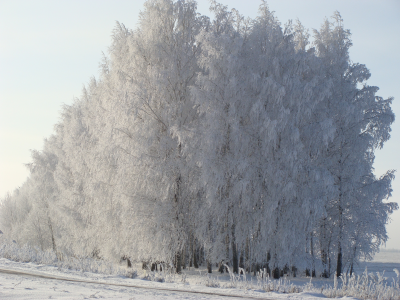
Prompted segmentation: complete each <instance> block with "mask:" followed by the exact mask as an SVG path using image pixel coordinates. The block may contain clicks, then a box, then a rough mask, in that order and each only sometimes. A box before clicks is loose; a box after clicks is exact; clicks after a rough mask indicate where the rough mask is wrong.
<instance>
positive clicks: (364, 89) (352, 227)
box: [315, 12, 395, 276]
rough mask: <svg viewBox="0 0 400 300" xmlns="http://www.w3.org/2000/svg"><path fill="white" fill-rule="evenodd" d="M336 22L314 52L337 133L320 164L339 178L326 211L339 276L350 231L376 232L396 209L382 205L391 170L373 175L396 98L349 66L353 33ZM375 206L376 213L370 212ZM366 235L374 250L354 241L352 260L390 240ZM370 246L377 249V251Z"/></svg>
mask: <svg viewBox="0 0 400 300" xmlns="http://www.w3.org/2000/svg"><path fill="white" fill-rule="evenodd" d="M333 20H334V23H330V22H329V21H328V20H326V21H325V23H324V24H323V26H322V27H321V29H320V31H315V47H316V50H317V56H318V57H319V58H320V59H321V62H322V65H323V66H324V68H325V70H324V71H323V72H324V74H325V76H326V78H327V79H328V80H331V82H332V89H331V91H332V93H331V96H330V97H329V99H328V100H327V101H324V102H323V103H322V104H321V105H322V107H323V110H325V111H326V112H327V113H328V114H329V115H330V118H331V119H332V121H333V126H334V128H335V133H334V137H333V139H332V141H330V142H329V144H328V147H327V148H326V151H325V155H324V157H323V158H322V161H320V164H321V165H324V166H325V167H326V168H327V170H329V172H330V173H331V174H332V176H333V178H334V182H333V186H334V193H333V194H331V195H330V200H329V201H328V203H327V212H328V218H329V225H328V226H329V231H330V233H331V235H332V236H331V239H332V240H331V242H332V247H335V248H336V249H330V251H332V252H333V253H335V254H336V273H337V276H340V274H341V273H342V272H343V258H344V257H346V256H347V254H350V253H351V251H350V250H349V249H346V250H344V249H345V248H346V247H349V243H351V238H350V232H353V233H354V231H357V226H362V225H361V224H364V226H365V222H371V223H372V224H374V225H373V226H375V227H376V228H382V226H383V227H384V224H386V223H387V220H388V219H387V218H388V215H389V214H390V213H391V212H392V211H393V208H395V206H394V204H393V203H388V204H385V203H382V200H384V199H387V198H388V197H389V196H390V192H391V190H390V181H391V179H390V178H393V176H392V174H393V173H392V172H391V171H390V172H388V173H387V174H386V175H384V176H383V177H382V178H381V179H379V180H378V179H375V177H374V175H373V172H372V171H373V161H374V154H373V152H374V150H375V149H376V148H378V147H379V148H380V147H382V146H383V143H384V142H385V141H386V140H388V139H389V138H390V134H389V133H390V125H391V123H392V122H393V121H394V114H393V112H392V111H391V108H390V103H391V101H392V99H387V100H383V99H382V98H380V97H376V96H375V93H376V92H377V90H378V88H377V87H372V86H368V85H367V84H366V80H367V79H368V78H369V77H370V73H369V71H368V69H367V68H366V67H365V66H364V65H362V64H358V63H351V62H350V59H349V48H350V47H351V45H352V43H351V40H350V31H349V30H345V29H344V27H343V20H342V19H341V16H340V14H339V13H338V12H336V13H335V14H334V16H333ZM378 195H379V196H378ZM375 201H378V203H380V205H377V203H374V202H375ZM372 207H374V210H375V211H374V212H371V211H369V210H370V209H371V208H372ZM378 207H379V208H378ZM367 211H369V213H366V212H367ZM360 214H365V215H364V216H363V217H362V218H361V219H363V220H364V221H357V220H358V216H359V215H360ZM366 214H369V215H370V216H373V217H372V220H368V218H366ZM363 222H364V223H363ZM323 226H324V227H325V226H326V224H323ZM324 230H325V229H324ZM367 232H368V233H367ZM367 232H365V235H366V236H367V237H364V238H366V240H369V244H370V247H366V248H365V246H366V245H364V247H360V246H356V244H357V242H355V241H359V239H360V238H359V237H355V236H354V237H353V240H355V241H354V242H353V246H351V248H352V249H354V252H353V254H351V255H352V258H351V259H350V260H351V261H353V259H354V255H356V253H357V251H360V253H364V255H367V256H368V255H370V254H371V253H374V252H375V251H376V250H377V245H379V244H380V243H381V242H382V241H385V240H386V238H387V237H386V233H385V232H384V231H380V230H377V231H375V230H372V231H367ZM372 232H374V233H372ZM371 243H376V245H375V246H373V247H372V246H371ZM357 248H358V249H359V250H357ZM361 248H363V250H361ZM366 249H368V250H367V251H366V252H363V251H365V250H366ZM324 251H327V250H326V249H324ZM344 253H346V255H344ZM348 259H349V258H348Z"/></svg>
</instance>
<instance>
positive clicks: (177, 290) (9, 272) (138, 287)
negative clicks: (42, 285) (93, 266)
mask: <svg viewBox="0 0 400 300" xmlns="http://www.w3.org/2000/svg"><path fill="white" fill-rule="evenodd" d="M0 273H4V274H11V275H24V276H31V277H37V278H43V279H54V280H61V281H69V282H80V283H91V284H101V285H111V286H119V287H128V288H137V289H144V290H157V291H164V292H180V293H190V294H203V295H210V296H220V297H232V298H241V299H257V300H265V299H267V300H274V299H275V298H271V297H256V296H250V295H246V296H244V295H230V294H224V293H218V292H217V293H212V292H206V291H194V290H183V289H182V290H180V289H173V288H160V287H145V286H140V285H134V284H122V283H109V282H105V281H94V280H81V279H76V278H67V277H61V276H56V275H46V274H37V273H30V272H24V271H15V270H10V269H2V268H0ZM280 299H282V298H280Z"/></svg>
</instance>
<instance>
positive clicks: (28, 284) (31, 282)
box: [0, 269, 274, 299]
mask: <svg viewBox="0 0 400 300" xmlns="http://www.w3.org/2000/svg"><path fill="white" fill-rule="evenodd" d="M0 273H1V274H0V278H1V283H0V298H1V299H17V298H18V299H44V298H47V299H60V298H62V299H89V298H107V299H111V298H112V299H155V298H157V299H238V298H240V299H274V298H271V297H262V298H261V297H254V296H247V297H243V296H239V295H226V294H221V293H210V292H206V291H185V290H178V289H171V288H159V287H143V286H137V285H131V284H129V285H128V284H120V283H110V282H102V281H98V282H96V281H93V280H82V279H78V278H74V279H73V278H66V277H60V276H55V275H45V274H34V273H29V272H21V271H15V270H9V269H0Z"/></svg>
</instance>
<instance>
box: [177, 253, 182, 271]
mask: <svg viewBox="0 0 400 300" xmlns="http://www.w3.org/2000/svg"><path fill="white" fill-rule="evenodd" d="M175 269H176V273H178V274H181V273H182V257H181V253H180V251H178V252H177V253H176V255H175Z"/></svg>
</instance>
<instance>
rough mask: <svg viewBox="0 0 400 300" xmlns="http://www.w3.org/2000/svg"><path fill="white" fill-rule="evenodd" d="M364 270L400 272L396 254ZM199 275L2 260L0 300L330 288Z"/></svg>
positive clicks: (226, 295)
mask: <svg viewBox="0 0 400 300" xmlns="http://www.w3.org/2000/svg"><path fill="white" fill-rule="evenodd" d="M365 267H367V268H368V272H374V273H375V272H383V271H384V270H385V275H384V276H385V277H387V281H388V282H391V281H392V278H397V277H396V274H395V272H394V271H393V269H394V268H397V269H399V270H400V251H382V252H381V253H378V254H377V255H376V257H375V259H374V261H372V262H363V263H360V264H359V266H357V268H356V270H355V271H356V273H357V274H362V273H363V272H364V270H365ZM200 271H202V272H199V271H197V270H196V271H194V270H193V269H191V270H190V271H189V270H186V271H185V272H184V275H183V276H180V275H172V276H170V277H168V278H167V280H166V282H162V283H160V282H157V281H151V280H143V277H144V275H145V274H139V276H138V277H137V278H135V279H131V278H126V277H124V276H116V275H103V274H98V273H90V272H80V271H72V270H67V269H59V268H57V267H55V266H46V265H38V264H33V263H21V262H13V261H10V260H7V259H5V258H0V299H99V298H103V299H238V298H241V299H320V298H325V296H324V295H323V294H322V293H321V292H320V289H321V288H322V287H327V286H329V285H330V286H332V285H333V280H323V279H313V280H312V284H313V287H314V288H313V290H309V291H308V292H302V293H277V292H265V291H263V290H261V289H257V284H256V279H255V278H252V279H251V280H252V283H247V284H244V283H243V282H237V283H236V287H232V284H231V283H230V280H229V277H228V276H227V275H224V276H220V275H218V274H219V273H213V275H212V276H211V277H208V276H207V275H206V273H205V270H200ZM14 272H18V273H19V274H13V273H14ZM140 272H141V271H140ZM147 275H149V274H147ZM153 279H154V278H153ZM309 282H310V279H309V278H292V279H290V282H287V283H284V282H283V281H281V283H280V284H281V285H284V284H286V285H289V284H293V285H295V286H305V285H307V284H309ZM277 284H278V282H277ZM207 285H208V286H207ZM218 285H219V287H212V286H218ZM251 286H252V287H253V288H250V287H251ZM345 298H346V299H356V298H352V297H345ZM342 299H343V298H342Z"/></svg>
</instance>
